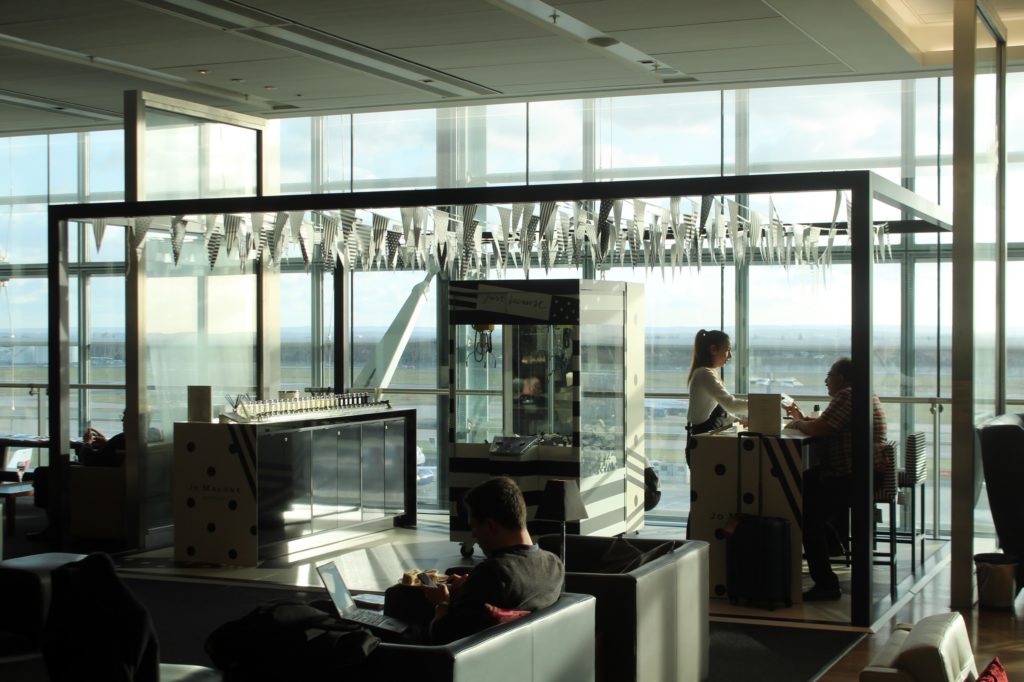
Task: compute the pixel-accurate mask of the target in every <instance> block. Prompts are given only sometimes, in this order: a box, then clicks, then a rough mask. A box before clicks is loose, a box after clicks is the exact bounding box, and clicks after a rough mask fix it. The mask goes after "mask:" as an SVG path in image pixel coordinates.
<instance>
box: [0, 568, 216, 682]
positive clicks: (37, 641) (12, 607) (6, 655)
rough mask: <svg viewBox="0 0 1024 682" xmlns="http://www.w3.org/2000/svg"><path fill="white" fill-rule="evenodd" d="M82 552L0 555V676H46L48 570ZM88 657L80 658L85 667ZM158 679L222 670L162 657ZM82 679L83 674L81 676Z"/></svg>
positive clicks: (210, 675)
mask: <svg viewBox="0 0 1024 682" xmlns="http://www.w3.org/2000/svg"><path fill="white" fill-rule="evenodd" d="M84 558H85V555H83V554H68V553H63V552H50V553H46V554H34V555H31V556H26V557H19V558H16V559H8V560H7V561H0V594H3V595H4V612H5V614H8V615H9V616H10V617H8V618H6V619H4V622H3V623H0V680H4V682H8V681H10V682H36V681H39V682H46V681H48V680H50V679H51V678H50V674H49V672H48V670H47V667H46V662H45V660H44V657H43V647H44V641H43V639H44V632H45V627H46V622H47V617H48V616H49V614H50V605H51V604H50V602H51V599H50V594H51V579H50V576H51V573H52V572H53V570H54V569H56V568H58V567H60V566H63V565H64V564H67V563H69V562H72V561H79V560H81V559H84ZM87 666H88V663H87V662H83V670H87V669H88V668H87ZM159 676H160V680H161V682H216V681H217V680H220V679H221V675H220V673H219V672H217V671H216V670H213V669H212V668H205V667H202V666H195V665H181V664H168V663H161V664H160V666H159ZM83 679H84V678H83Z"/></svg>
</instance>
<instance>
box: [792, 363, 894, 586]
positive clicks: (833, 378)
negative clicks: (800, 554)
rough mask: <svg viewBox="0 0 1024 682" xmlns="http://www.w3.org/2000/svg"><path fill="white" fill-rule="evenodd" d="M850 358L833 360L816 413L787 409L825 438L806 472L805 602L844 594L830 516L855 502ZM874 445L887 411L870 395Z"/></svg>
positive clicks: (798, 423)
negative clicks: (825, 398)
mask: <svg viewBox="0 0 1024 682" xmlns="http://www.w3.org/2000/svg"><path fill="white" fill-rule="evenodd" d="M852 380H853V362H852V361H851V360H850V358H847V357H842V358H839V359H838V360H836V361H835V362H834V363H832V367H831V368H830V369H829V371H828V374H827V375H826V376H825V387H826V388H827V389H828V395H829V397H830V398H831V399H832V400H831V402H829V405H828V407H827V408H825V411H824V412H822V413H821V416H820V417H817V418H808V417H805V416H804V415H803V413H802V412H801V411H800V408H798V407H797V406H796V405H795V404H793V405H790V406H789V407H787V408H786V411H787V412H788V413H789V414H790V416H792V417H793V422H792V423H791V425H790V426H791V427H792V428H796V429H799V430H800V431H802V432H804V433H806V434H808V435H810V436H816V437H819V438H822V439H823V444H824V448H823V449H822V450H821V463H820V464H819V465H818V466H815V467H812V468H810V469H808V470H807V471H806V472H804V523H803V536H804V554H805V555H806V556H807V570H808V572H809V573H810V574H811V579H812V580H813V581H814V587H812V588H811V589H809V590H807V591H806V592H804V595H803V596H804V601H831V600H836V599H839V598H840V597H841V596H842V590H841V589H840V588H839V578H838V577H837V576H836V574H835V572H834V571H833V570H832V565H831V564H830V563H829V558H828V557H829V550H828V533H829V521H830V520H831V519H833V518H839V517H841V516H845V515H846V513H847V510H848V509H849V508H850V506H851V505H852V503H853V445H852V442H851V441H852V439H851V435H850V416H851V414H852V413H853V387H852V384H851V382H852ZM871 405H872V411H873V417H874V418H873V425H874V444H875V448H881V447H885V435H886V421H885V412H884V411H883V410H882V403H881V402H880V401H879V400H878V396H876V395H872V396H871Z"/></svg>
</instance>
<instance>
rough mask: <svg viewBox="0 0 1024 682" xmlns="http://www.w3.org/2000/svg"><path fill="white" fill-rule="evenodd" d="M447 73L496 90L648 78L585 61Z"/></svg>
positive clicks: (605, 62)
mask: <svg viewBox="0 0 1024 682" xmlns="http://www.w3.org/2000/svg"><path fill="white" fill-rule="evenodd" d="M451 72H452V73H454V74H456V75H458V76H460V77H462V78H466V79H469V80H473V81H477V82H485V83H492V84H496V85H497V87H499V88H506V87H508V86H511V85H524V84H529V83H537V84H548V83H562V84H563V85H566V84H572V85H573V86H578V85H579V83H580V82H583V81H611V82H616V83H618V82H620V81H621V82H622V83H623V84H628V83H632V82H635V81H637V80H638V78H642V79H644V80H646V79H647V78H649V76H646V75H645V74H643V72H641V71H639V70H637V69H633V68H632V67H626V66H619V65H618V64H617V63H615V62H611V61H608V60H605V59H586V60H577V61H572V62H560V63H558V64H550V63H548V62H535V63H531V64H499V65H494V66H477V67H470V68H464V69H451Z"/></svg>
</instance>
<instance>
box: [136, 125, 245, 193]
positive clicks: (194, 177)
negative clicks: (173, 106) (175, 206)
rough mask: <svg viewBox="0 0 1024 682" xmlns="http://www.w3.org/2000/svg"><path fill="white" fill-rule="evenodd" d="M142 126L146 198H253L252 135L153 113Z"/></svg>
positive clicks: (238, 130) (227, 126) (231, 128)
mask: <svg viewBox="0 0 1024 682" xmlns="http://www.w3.org/2000/svg"><path fill="white" fill-rule="evenodd" d="M145 121H146V130H145V142H144V145H145V146H144V149H145V158H144V159H143V162H142V166H143V167H142V173H143V177H144V178H145V180H144V184H143V188H144V191H145V197H144V198H145V199H147V200H153V199H192V198H205V197H221V196H252V195H254V194H255V193H256V139H257V136H256V131H255V130H251V129H248V128H240V127H238V126H232V125H227V124H224V123H214V122H210V121H205V120H202V119H199V118H194V117H192V116H185V115H182V114H175V113H170V112H166V111H159V110H156V109H147V110H146V112H145Z"/></svg>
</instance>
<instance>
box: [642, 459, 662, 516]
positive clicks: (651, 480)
mask: <svg viewBox="0 0 1024 682" xmlns="http://www.w3.org/2000/svg"><path fill="white" fill-rule="evenodd" d="M659 502H661V480H660V479H659V478H658V472H657V471H655V470H654V467H651V466H648V467H644V511H651V510H652V509H654V508H655V507H657V506H658V503H659Z"/></svg>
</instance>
